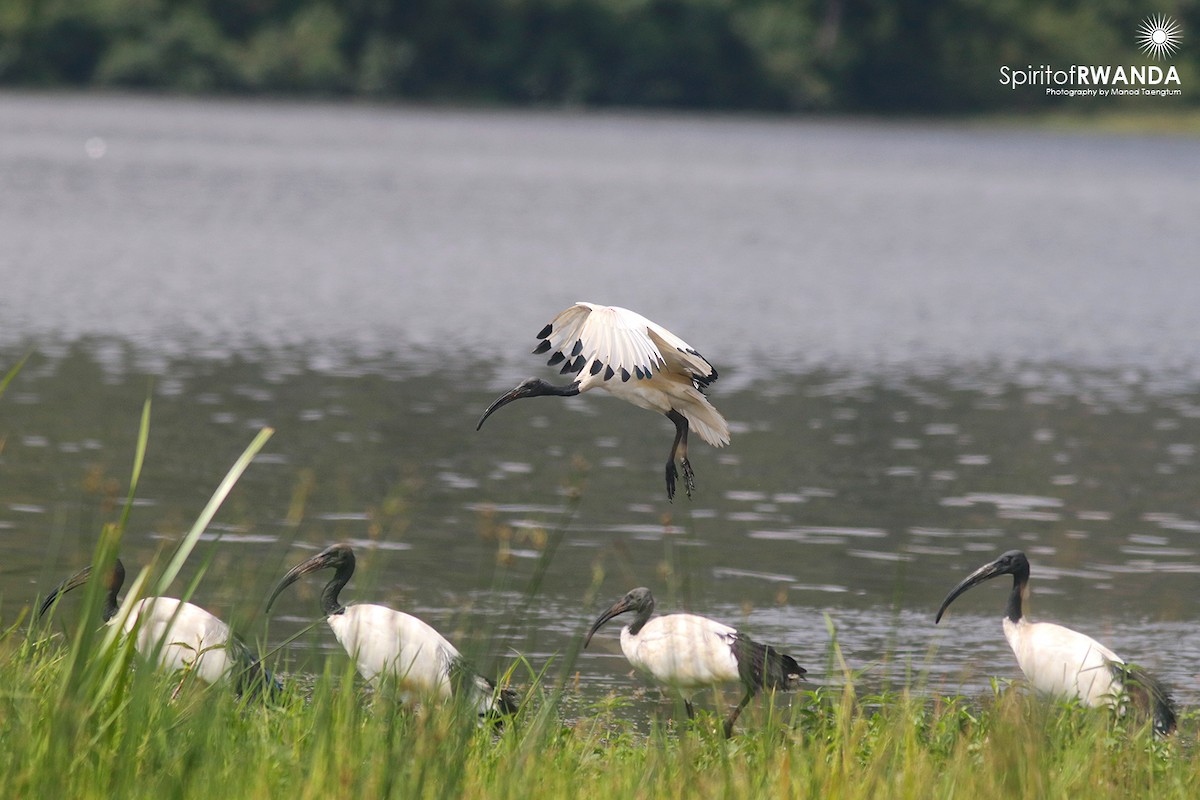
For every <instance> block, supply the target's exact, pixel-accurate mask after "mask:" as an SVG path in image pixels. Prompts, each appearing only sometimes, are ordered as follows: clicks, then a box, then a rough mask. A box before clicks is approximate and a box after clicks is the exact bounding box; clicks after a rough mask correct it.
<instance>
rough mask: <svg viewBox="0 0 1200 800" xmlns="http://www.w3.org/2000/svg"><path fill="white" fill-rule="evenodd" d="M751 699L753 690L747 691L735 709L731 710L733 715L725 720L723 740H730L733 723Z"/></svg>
mask: <svg viewBox="0 0 1200 800" xmlns="http://www.w3.org/2000/svg"><path fill="white" fill-rule="evenodd" d="M752 697H754V690H753V689H747V690H746V696H745V697H743V698H742V702H740V703H738V704H737V708H735V709H734V710H733V713H732V714H730V715H729V719H727V720H725V738H726V739H729V738H732V736H733V723H735V722H737V718H738V717H739V716H741V714H742V709H743V708H745V707H746V706H747V704H749V702H750V699H751V698H752Z"/></svg>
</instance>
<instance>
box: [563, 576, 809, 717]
mask: <svg viewBox="0 0 1200 800" xmlns="http://www.w3.org/2000/svg"><path fill="white" fill-rule="evenodd" d="M630 611H632V612H633V613H634V617H633V620H632V621H631V622H630V623H629V624H628V625H626V626H625V627H624V628H622V629H621V650H622V652H624V653H625V658H626V659H628V661H629V663H630V664H631V665H633V668H634V669H636V670H637V671H638V672H640V673H642V674H644V675H647V676H649V677H650V678H652V679H653V680H654V681H656V682H657V683H659V684H660V685H662V686H665V687H667V688H669V689H671V690H673V691H675V692H677V693H679V694H680V695H681V696H683V701H684V707H685V708H686V709H687V713H688V717H689V718H690V717H692V703H691V699H690V696H689V695H690V694H691V693H692V692H693V691H694V690H698V689H701V688H705V687H715V686H719V685H723V684H731V683H740V684H741V685H742V686H743V687H745V689H746V693H745V695H743V696H742V700H741V702H740V703H738V705H737V708H735V709H733V713H731V714H730V715H729V718H728V719H727V720H725V736H726V738H728V737H730V736H732V735H733V723H734V722H736V721H737V718H738V716H739V715H740V714H741V713H742V709H744V708H745V707H746V705H747V704H748V703H749V702H750V700H751V699H752V698H753V697H754V695H755V694H757V693H758V692H759V690H760V689H783V690H791V689H796V688H798V687H799V685H800V682H801V681H802V680H804V674H805V672H807V670H805V669H804V668H803V667H801V666H800V665H799V664H797V663H796V659H794V658H792V657H791V656H789V655H784V654H783V653H781V652H779V651H778V650H776V649H775V648H773V647H769V646H767V645H764V644H759V643H758V642H755V641H753V640H752V639H751V638H750V637H749V636H747V635H746V634H744V633H740V632H738V631H737V630H736V629H734V628H731V627H729V626H728V625H723V624H722V623H720V622H717V621H716V620H712V619H709V618H708V617H701V616H698V615H696V614H667V615H666V616H662V617H655V618H654V619H651V618H650V615H651V614H653V613H654V596H653V595H652V594H650V590H649V589H647V588H645V587H638V588H637V589H632V590H630V591H629V593H628V594H626V595H625V596H624V597H622V598H621V599H620V600H618V601H617V602H616V603H614V604H613V605H612V606H611V607H610V608H609V609H608V610H606V611H605V612H604V613H603V614H601V615H600V616H599V617H597V618H596V621H595V622H594V623H592V627H591V630H589V631H588V634H587V638H586V639H584V642H583V646H584V647H585V648H586V647H587V646H588V644H589V643H590V642H591V641H592V636H594V635H595V633H596V631H598V630H600V627H601V626H602V625H604V623H606V622H608V621H609V620H610V619H612V618H613V617H615V616H617V615H618V614H625V613H627V612H630Z"/></svg>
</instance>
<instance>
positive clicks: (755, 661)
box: [733, 633, 808, 690]
mask: <svg viewBox="0 0 1200 800" xmlns="http://www.w3.org/2000/svg"><path fill="white" fill-rule="evenodd" d="M733 654H734V656H735V657H736V658H737V662H738V673H739V674H740V675H741V678H742V683H744V684H746V686H747V687H749V688H752V689H756V690H757V689H795V688H797V687H799V685H800V682H801V681H803V680H804V674H805V673H806V672H808V670H806V669H805V668H804V667H802V666H800V665H799V664H798V663H796V659H794V658H792V657H791V656H789V655H787V654H786V653H781V652H779V651H778V650H776V649H775V648H774V647H771V646H769V645H765V644H759V643H758V642H756V641H754V640H753V639H751V638H750V637H749V636H746V635H745V634H742V633H739V634H737V635H735V636H734V639H733Z"/></svg>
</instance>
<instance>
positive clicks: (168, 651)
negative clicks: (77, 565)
mask: <svg viewBox="0 0 1200 800" xmlns="http://www.w3.org/2000/svg"><path fill="white" fill-rule="evenodd" d="M91 574H92V568H91V567H90V566H88V567H84V568H83V569H81V570H79V571H78V572H76V573H75V574H74V575H72V576H70V577H69V578H67V579H66V580H64V581H63V582H62V583H60V584H59V585H58V586H56V587H55V588H54V590H53V591H51V592H50V594H49V595H47V597H46V599H45V600H44V601H42V605H41V608H40V609H39V610H38V616H39V617H41V616H43V615H45V613H46V612H47V611H49V610H50V608H51V607H52V606H54V604H55V602H56V601H57V600H58V599H59V598H60V597H61V596H62V595H64V594H66V593H67V592H69V591H71V590H72V589H75V588H77V587H79V586H83V585H84V584H85V583H87V581H88V578H90V577H91ZM104 580H105V584H104V601H103V602H104V605H103V608H102V612H103V617H104V622H105V623H106V624H108V625H114V624H117V623H119V624H120V625H121V628H122V631H123V633H124V635H126V636H130V635H133V636H134V637H135V639H134V646H135V647H136V649H137V651H138V652H139V653H140V654H141V655H142V656H143V657H145V658H155V657H156V656H157V660H158V666H159V667H160V668H162V669H165V670H167V671H170V672H173V671H177V670H188V671H190V672H193V673H195V674H196V675H198V676H199V677H200V678H201V679H202V680H204V681H205V682H206V683H216V682H217V681H219V680H221V679H223V678H229V679H230V680H231V681H232V682H233V685H234V686H235V687H236V688H237V690H238V692H244V691H250V692H257V691H260V690H262V689H267V690H269V691H275V690H278V689H279V688H280V686H279V684H278V682H277V681H276V679H275V678H274V677H272V675H271V674H270V672H268V671H267V670H266V669H265V668H264V667H263V666H262V664H261V663H260V662H259V661H258V660H257V659H256V658H255V657H254V654H253V653H252V652H251V651H250V648H249V647H247V646H246V644H245V643H244V642H243V641H242V640H241V639H239V638H238V637H237V636H236V635H234V633H233V631H231V630H230V628H229V626H228V625H226V624H225V623H224V622H222V621H221V620H220V619H218V618H217V617H216V616H214V615H213V614H210V613H209V612H207V611H205V610H204V609H203V608H200V607H199V606H197V605H195V604H193V603H188V602H185V601H183V600H179V599H177V598H174V597H144V598H142V599H141V600H138V601H137V602H135V603H134V604H133V605H132V606H131V607H130V608H129V611H128V613H126V614H120V615H119V611H120V602H119V601H118V600H117V595H118V594H119V593H120V591H121V587H122V586H123V585H124V583H125V565H124V564H122V563H121V559H119V558H118V559H116V560H115V561H114V562H113V566H112V569H111V570H109V572H108V573H107V574H106V575H105V576H104Z"/></svg>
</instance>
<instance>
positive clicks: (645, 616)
mask: <svg viewBox="0 0 1200 800" xmlns="http://www.w3.org/2000/svg"><path fill="white" fill-rule="evenodd" d="M653 613H654V603H650V604H649V605H648V606H646V607H644V608H642V609H640V610H639V611H638V612H637V616H636V617H634V618H633V622H631V623H629V632H630V633H631V634H632V635H634V636H637V635H638V633H640V632H641V630H642V627H643V626H645V624H646V623H647V622H649V621H650V615H651V614H653Z"/></svg>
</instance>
